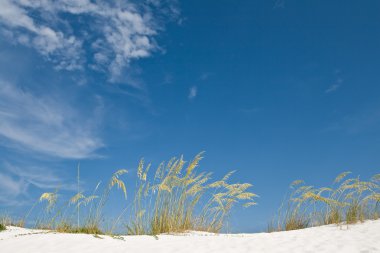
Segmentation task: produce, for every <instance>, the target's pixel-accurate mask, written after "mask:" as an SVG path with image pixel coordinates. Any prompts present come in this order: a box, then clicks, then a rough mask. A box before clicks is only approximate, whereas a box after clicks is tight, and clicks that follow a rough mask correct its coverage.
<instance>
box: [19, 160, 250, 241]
mask: <svg viewBox="0 0 380 253" xmlns="http://www.w3.org/2000/svg"><path fill="white" fill-rule="evenodd" d="M202 155H203V153H200V154H198V155H197V156H195V158H194V159H193V160H192V161H191V162H186V161H185V160H184V159H183V157H182V156H181V157H180V158H172V159H170V160H169V161H168V162H163V163H161V164H160V165H159V166H158V167H157V169H156V170H155V171H154V173H149V171H150V168H151V165H150V164H146V163H145V161H144V160H143V159H142V160H141V161H140V162H139V164H138V167H137V181H136V183H135V191H134V197H133V199H131V200H130V201H129V200H128V199H127V188H128V189H129V188H130V186H128V185H126V183H125V176H127V173H128V171H127V170H124V169H122V170H118V171H116V172H115V173H114V174H112V175H111V178H110V179H109V181H108V184H105V185H103V187H102V185H101V183H100V182H99V183H98V184H97V185H96V187H95V189H94V190H93V191H92V192H91V193H89V194H87V193H86V192H83V191H81V190H80V187H79V184H80V182H79V181H80V169H79V166H78V174H77V184H78V187H77V192H76V193H75V194H74V195H73V196H72V197H71V198H68V199H66V200H65V199H61V198H62V196H63V195H60V194H59V190H58V189H57V190H55V191H52V192H44V193H42V194H41V196H40V197H39V199H38V200H37V201H36V202H35V203H34V205H32V207H31V208H30V210H29V211H28V212H27V214H26V215H25V217H24V219H23V220H24V221H27V220H28V219H32V222H33V223H34V227H35V228H38V229H49V230H55V231H57V232H64V233H87V234H108V235H114V234H115V230H118V231H120V229H124V230H123V231H124V233H126V234H131V235H142V234H148V235H156V234H161V233H172V232H173V233H175V232H185V231H188V230H198V231H200V230H201V231H208V232H219V231H220V230H221V229H222V228H223V227H224V226H225V224H226V221H227V220H228V218H229V215H230V212H231V210H232V208H233V207H234V206H235V205H238V204H241V205H242V206H243V207H249V206H252V205H255V204H256V202H255V198H256V197H257V195H256V194H254V193H252V192H251V191H249V189H250V188H251V187H252V185H251V184H248V183H229V179H230V177H231V176H232V175H233V174H234V171H232V172H229V173H227V175H225V176H224V177H223V178H221V179H219V180H212V177H211V176H212V174H211V173H208V172H205V171H202V172H200V171H198V170H199V168H198V167H199V162H200V161H201V159H202V158H203V157H202ZM115 188H116V189H118V190H119V191H121V192H122V196H123V200H122V201H123V202H125V203H126V208H125V209H123V210H120V215H119V216H118V217H117V218H116V219H114V220H113V222H110V220H107V219H106V218H105V216H104V208H105V207H106V204H107V202H108V199H109V196H110V194H111V192H112V190H113V189H115ZM128 201H129V204H127V203H128ZM29 224H30V222H29ZM105 224H107V225H108V227H105Z"/></svg>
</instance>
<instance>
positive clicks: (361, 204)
mask: <svg viewBox="0 0 380 253" xmlns="http://www.w3.org/2000/svg"><path fill="white" fill-rule="evenodd" d="M350 176H351V172H343V173H341V174H339V175H338V176H337V177H336V178H335V180H334V181H333V183H332V184H331V185H330V186H328V187H320V188H316V187H314V186H310V185H306V184H305V182H304V181H303V180H296V181H294V182H293V183H292V184H291V185H290V189H291V191H290V194H288V195H287V196H286V198H285V201H284V203H283V204H282V205H281V207H280V209H279V211H278V214H277V215H276V216H275V218H274V219H273V220H272V222H270V223H269V225H268V231H269V232H273V231H284V230H285V231H287V230H294V229H302V228H306V227H310V226H318V225H328V224H343V223H345V224H354V223H357V222H360V221H364V220H368V219H378V218H379V217H380V192H379V190H380V174H377V175H374V176H373V177H372V178H371V179H369V180H367V181H365V180H361V179H360V177H359V176H357V177H350Z"/></svg>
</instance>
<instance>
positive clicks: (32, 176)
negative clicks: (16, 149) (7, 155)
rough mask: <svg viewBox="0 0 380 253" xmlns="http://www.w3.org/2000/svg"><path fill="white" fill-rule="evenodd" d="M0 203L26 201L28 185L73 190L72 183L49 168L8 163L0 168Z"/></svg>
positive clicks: (12, 203) (7, 203) (14, 203)
mask: <svg viewBox="0 0 380 253" xmlns="http://www.w3.org/2000/svg"><path fill="white" fill-rule="evenodd" d="M0 182H1V184H0V192H1V194H0V203H1V204H2V205H8V206H12V205H22V204H25V203H26V202H27V201H28V198H29V189H30V187H36V188H38V189H43V190H47V189H56V188H57V187H59V188H60V189H61V190H75V188H76V186H75V185H74V184H68V183H66V182H65V180H64V179H63V177H62V175H59V174H58V173H57V172H56V171H54V170H52V169H51V168H49V169H47V168H42V167H26V166H22V167H19V166H15V165H11V164H9V163H4V164H2V165H1V169H0Z"/></svg>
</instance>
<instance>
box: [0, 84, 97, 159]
mask: <svg viewBox="0 0 380 253" xmlns="http://www.w3.org/2000/svg"><path fill="white" fill-rule="evenodd" d="M98 111H99V108H96V112H95V113H96V114H99V113H98ZM86 118H88V115H87V117H85V115H81V114H80V113H78V110H74V109H73V108H72V107H71V106H69V105H65V103H63V102H59V99H57V98H54V97H53V96H46V95H45V96H42V95H40V96H36V95H34V94H32V93H31V92H28V91H27V90H23V89H21V88H19V87H16V86H14V85H11V84H9V83H6V82H2V81H0V140H2V142H1V143H2V144H3V145H7V146H11V147H14V148H17V149H22V150H24V151H29V152H38V153H41V154H45V155H48V156H52V157H60V158H73V159H80V158H87V157H92V156H94V152H95V151H96V150H97V149H98V148H99V147H101V146H102V142H101V140H100V139H99V138H97V137H96V136H95V133H94V131H95V129H94V127H96V126H97V120H98V119H97V118H96V115H95V116H94V117H93V119H91V120H86Z"/></svg>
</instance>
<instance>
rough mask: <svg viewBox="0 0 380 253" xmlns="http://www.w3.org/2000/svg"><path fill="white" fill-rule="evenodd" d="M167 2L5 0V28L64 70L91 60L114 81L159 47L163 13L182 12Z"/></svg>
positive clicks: (0, 11)
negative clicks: (136, 61) (158, 40)
mask: <svg viewBox="0 0 380 253" xmlns="http://www.w3.org/2000/svg"><path fill="white" fill-rule="evenodd" d="M167 2H168V0H166V1H144V2H132V1H118V0H112V1H106V0H103V1H89V0H55V1H54V0H41V1H35V0H3V1H2V3H1V8H0V27H1V28H2V31H3V34H4V35H5V36H6V37H7V38H8V39H9V40H11V41H12V42H13V43H16V44H17V43H18V44H22V45H25V46H28V47H32V48H34V49H35V50H37V52H39V53H40V54H41V55H43V56H45V57H46V58H47V59H48V60H50V61H52V62H54V63H55V65H56V67H57V68H59V69H67V70H77V69H81V68H83V67H85V66H87V65H89V66H92V68H94V69H97V70H102V71H104V72H108V73H109V74H110V80H111V81H112V80H116V79H117V78H118V77H119V76H120V74H121V73H122V70H123V68H124V67H126V66H128V65H129V63H130V62H131V61H132V60H134V59H139V58H145V57H149V56H150V55H151V54H152V52H154V51H156V50H158V49H159V47H158V45H157V44H156V42H155V40H154V38H155V36H156V35H157V34H158V32H159V31H160V30H162V26H161V25H160V24H161V23H162V22H160V18H159V17H161V16H162V15H165V16H166V17H169V18H170V17H173V16H178V15H179V12H178V9H177V8H175V6H174V5H173V4H168V3H167ZM169 2H170V1H169Z"/></svg>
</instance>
